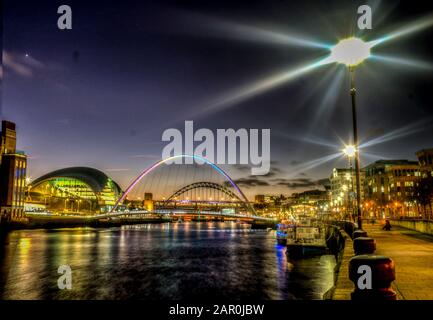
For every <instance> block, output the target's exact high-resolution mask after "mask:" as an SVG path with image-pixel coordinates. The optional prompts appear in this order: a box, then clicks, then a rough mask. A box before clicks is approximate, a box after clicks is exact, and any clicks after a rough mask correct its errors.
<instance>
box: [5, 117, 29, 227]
mask: <svg viewBox="0 0 433 320" xmlns="http://www.w3.org/2000/svg"><path fill="white" fill-rule="evenodd" d="M0 137H1V140H0V222H1V223H3V222H10V221H20V220H23V219H24V200H25V187H26V169H27V157H26V155H25V154H24V153H23V152H21V151H17V150H16V129H15V123H13V122H9V121H5V120H4V121H2V127H1V133H0Z"/></svg>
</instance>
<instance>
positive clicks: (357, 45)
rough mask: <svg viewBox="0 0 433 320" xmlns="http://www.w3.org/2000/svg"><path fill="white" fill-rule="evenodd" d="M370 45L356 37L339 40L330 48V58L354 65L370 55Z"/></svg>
mask: <svg viewBox="0 0 433 320" xmlns="http://www.w3.org/2000/svg"><path fill="white" fill-rule="evenodd" d="M370 48H371V45H370V44H368V43H366V42H364V41H362V40H361V39H358V38H347V39H344V40H341V41H340V42H339V43H337V44H336V45H335V46H334V47H332V49H331V56H330V58H331V60H333V61H335V62H338V63H344V64H345V65H347V66H356V65H358V64H360V63H361V62H362V61H364V60H365V59H367V58H368V57H369V56H370Z"/></svg>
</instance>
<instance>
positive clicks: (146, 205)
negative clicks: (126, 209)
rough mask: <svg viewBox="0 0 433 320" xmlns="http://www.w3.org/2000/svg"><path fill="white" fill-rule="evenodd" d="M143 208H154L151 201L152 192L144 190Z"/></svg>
mask: <svg viewBox="0 0 433 320" xmlns="http://www.w3.org/2000/svg"><path fill="white" fill-rule="evenodd" d="M143 204H144V208H145V209H146V210H147V211H153V209H154V203H153V194H152V193H150V192H146V193H145V194H144V203H143Z"/></svg>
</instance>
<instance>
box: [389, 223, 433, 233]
mask: <svg viewBox="0 0 433 320" xmlns="http://www.w3.org/2000/svg"><path fill="white" fill-rule="evenodd" d="M391 225H396V226H399V227H403V228H407V229H411V230H415V231H418V232H422V233H426V234H431V235H433V221H428V220H410V219H395V220H391Z"/></svg>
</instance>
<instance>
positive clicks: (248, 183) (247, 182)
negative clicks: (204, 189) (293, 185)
mask: <svg viewBox="0 0 433 320" xmlns="http://www.w3.org/2000/svg"><path fill="white" fill-rule="evenodd" d="M234 182H235V183H236V184H237V185H238V186H239V187H245V188H250V187H263V186H269V185H270V184H269V182H267V181H263V180H260V179H258V178H256V177H255V176H249V177H247V178H240V179H237V180H234ZM226 184H229V182H228V181H227V182H226Z"/></svg>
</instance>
